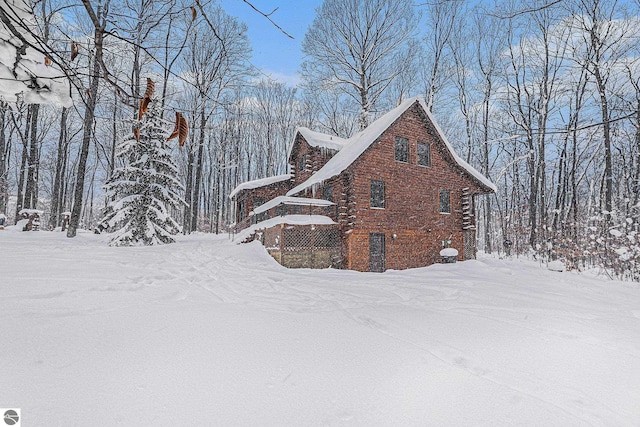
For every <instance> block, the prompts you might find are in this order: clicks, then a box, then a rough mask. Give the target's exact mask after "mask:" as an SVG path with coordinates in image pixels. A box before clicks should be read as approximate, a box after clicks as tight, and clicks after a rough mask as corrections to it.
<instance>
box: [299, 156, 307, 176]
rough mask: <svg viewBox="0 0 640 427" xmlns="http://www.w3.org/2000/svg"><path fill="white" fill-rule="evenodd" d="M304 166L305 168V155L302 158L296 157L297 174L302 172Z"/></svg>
mask: <svg viewBox="0 0 640 427" xmlns="http://www.w3.org/2000/svg"><path fill="white" fill-rule="evenodd" d="M306 166H307V155H306V154H303V155H302V156H300V157H298V172H302V171H303V170H304V169H305V167H306Z"/></svg>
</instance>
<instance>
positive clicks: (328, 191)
mask: <svg viewBox="0 0 640 427" xmlns="http://www.w3.org/2000/svg"><path fill="white" fill-rule="evenodd" d="M322 198H323V199H325V200H328V201H330V202H333V185H325V186H324V188H322Z"/></svg>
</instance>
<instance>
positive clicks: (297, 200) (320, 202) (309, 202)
mask: <svg viewBox="0 0 640 427" xmlns="http://www.w3.org/2000/svg"><path fill="white" fill-rule="evenodd" d="M279 204H283V205H299V206H320V207H324V206H331V205H335V203H333V202H330V201H328V200H324V199H310V198H307V197H288V196H278V197H276V198H273V199H271V200H269V201H268V202H267V203H265V204H262V205H260V206H258V207H257V208H255V209H253V211H251V212H249V215H253V214H259V213H261V212H266V211H268V210H269V209H271V208H273V207H275V206H278V205H279Z"/></svg>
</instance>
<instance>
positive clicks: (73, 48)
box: [71, 42, 80, 61]
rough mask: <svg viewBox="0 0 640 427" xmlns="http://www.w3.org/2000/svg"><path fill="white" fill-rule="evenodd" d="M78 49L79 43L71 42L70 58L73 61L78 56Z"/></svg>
mask: <svg viewBox="0 0 640 427" xmlns="http://www.w3.org/2000/svg"><path fill="white" fill-rule="evenodd" d="M79 50H80V45H79V44H78V43H76V42H71V60H72V61H73V60H74V59H76V56H78V51H79Z"/></svg>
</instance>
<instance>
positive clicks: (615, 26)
mask: <svg viewBox="0 0 640 427" xmlns="http://www.w3.org/2000/svg"><path fill="white" fill-rule="evenodd" d="M392 3H393V4H392V5H390V4H387V2H384V1H381V0H370V1H362V0H361V1H359V0H343V1H336V0H326V1H324V2H323V3H322V4H320V5H319V7H318V8H317V9H316V10H315V18H314V20H313V22H310V23H309V24H310V25H309V27H308V29H307V30H306V33H305V35H304V37H303V38H302V39H301V40H300V38H299V37H298V40H300V41H301V42H302V43H301V46H302V52H303V54H304V56H303V57H302V58H301V60H300V64H299V79H298V78H294V79H291V78H284V77H283V76H282V75H280V74H279V72H278V70H266V69H265V68H264V66H263V65H262V64H256V62H261V61H255V60H254V58H253V57H252V40H251V39H250V37H249V34H250V31H249V30H248V28H247V26H246V25H245V24H244V23H243V22H242V21H243V17H244V16H248V17H250V18H249V19H248V21H249V22H255V20H256V19H259V20H260V21H261V22H262V25H265V24H266V25H268V26H269V28H270V29H271V30H273V31H272V32H271V33H270V35H269V37H266V36H265V38H264V39H263V38H261V37H260V36H261V34H258V36H257V37H258V38H261V40H260V41H259V43H258V44H259V45H260V46H261V48H260V49H261V50H260V54H261V55H263V54H264V53H263V51H264V49H265V48H264V46H268V45H269V44H270V45H271V46H272V49H273V52H279V54H280V55H282V53H283V52H284V53H285V55H287V54H290V56H291V57H293V58H296V56H297V52H295V50H293V51H289V50H288V48H286V46H287V43H290V40H291V39H292V37H293V36H291V35H290V34H289V32H288V29H287V25H286V23H287V22H288V20H287V19H282V15H279V13H280V12H281V11H279V10H272V9H269V10H267V9H264V10H263V9H261V7H260V5H259V4H258V3H255V4H253V3H251V2H249V1H246V0H242V1H241V0H237V1H235V2H229V1H228V0H227V1H224V2H202V1H200V0H197V1H196V2H195V3H193V2H185V1H183V0H162V1H156V0H135V1H132V0H131V1H130V0H103V1H89V0H82V1H81V2H74V1H72V0H39V1H37V2H35V3H34V4H32V5H30V6H32V10H33V17H34V20H33V21H29V22H22V24H20V25H22V26H23V28H22V31H29V32H32V33H33V34H34V36H37V40H39V41H38V43H37V46H34V47H36V48H38V49H37V50H38V51H39V52H42V54H43V55H42V61H43V62H45V61H46V62H48V63H52V66H54V67H58V68H59V69H61V70H63V71H64V72H65V74H66V75H67V76H68V77H69V80H70V83H71V84H70V91H71V92H70V95H71V97H72V98H73V100H74V102H73V104H72V105H70V104H69V105H67V106H66V107H62V106H55V105H40V104H29V103H27V102H20V101H19V102H17V103H15V102H11V103H10V102H2V103H0V214H2V213H5V214H6V216H7V217H8V220H9V222H11V221H14V220H15V218H16V217H17V213H18V212H19V211H20V210H21V209H23V208H37V209H41V210H44V212H45V214H44V218H43V222H44V223H45V224H46V226H47V228H48V227H51V228H55V227H56V226H58V225H59V224H60V220H61V213H62V212H65V211H71V212H72V221H71V229H70V233H69V236H70V237H72V236H73V235H75V230H76V229H77V228H92V227H94V226H95V225H96V224H97V223H98V222H99V221H100V219H101V218H102V217H103V215H104V211H103V210H104V207H105V205H106V200H105V194H104V192H103V190H102V186H103V185H104V184H105V182H107V180H108V179H109V177H110V176H111V175H112V173H113V171H114V170H115V169H116V168H117V167H118V166H119V165H118V162H119V161H120V160H119V159H118V157H117V156H116V147H117V145H118V143H119V142H120V141H122V140H123V139H124V138H126V136H127V135H128V134H130V133H131V131H132V124H133V123H134V122H135V120H136V119H137V115H138V114H139V103H140V101H141V100H142V99H143V97H144V93H145V87H146V84H147V78H150V79H151V80H152V81H153V82H155V96H156V97H157V98H158V99H159V100H160V102H161V103H162V111H163V118H164V119H165V120H166V122H167V129H169V130H170V129H171V127H173V121H174V115H175V113H176V112H180V113H181V114H182V115H183V116H184V117H185V118H186V120H187V122H188V124H189V136H188V138H187V139H186V141H185V144H184V146H183V147H178V146H177V145H178V144H177V143H175V142H173V143H171V142H170V148H171V149H172V152H173V156H174V159H175V160H176V162H177V163H178V165H179V171H180V178H181V180H182V181H183V184H184V186H185V192H184V199H185V201H186V205H185V206H184V208H182V209H179V210H176V211H175V212H173V216H174V217H175V218H176V219H178V220H179V222H180V223H181V225H182V228H183V232H185V233H190V232H192V231H196V230H198V231H203V232H215V233H219V232H227V231H229V229H230V228H231V227H232V217H231V211H232V210H231V206H230V205H229V200H228V194H229V193H230V191H231V190H232V189H233V188H234V187H235V186H236V185H237V184H239V183H241V182H243V181H247V180H252V179H258V178H262V177H266V176H271V175H276V174H282V173H286V172H287V171H288V169H287V168H288V165H287V159H286V156H287V150H288V147H289V145H290V144H291V142H292V137H293V133H294V130H295V128H296V127H298V126H306V127H309V128H311V129H314V130H317V131H321V132H325V133H329V134H334V135H337V136H341V137H349V136H351V135H352V134H353V133H355V132H357V131H359V130H360V129H362V128H363V127H364V126H366V125H367V124H368V123H370V121H372V120H373V119H375V117H376V116H377V115H380V114H383V113H384V112H386V111H388V110H389V109H391V108H393V107H394V106H396V105H398V103H400V102H401V101H402V100H403V99H406V98H408V97H411V96H415V95H420V96H424V97H425V99H426V101H427V105H428V106H429V108H431V110H432V112H433V114H434V116H435V117H436V119H437V120H438V122H439V124H440V125H441V127H442V128H443V129H444V131H445V133H446V134H447V135H448V138H449V140H450V141H451V142H452V143H453V145H454V146H455V149H456V150H457V152H458V153H459V154H460V155H461V157H463V158H464V159H465V160H467V161H468V162H469V163H471V164H472V165H474V166H475V167H476V168H477V169H478V170H480V171H481V172H482V173H484V174H485V175H486V176H487V177H489V178H490V179H491V180H492V181H493V182H495V183H496V184H497V186H498V189H499V190H498V193H497V194H495V195H492V196H491V197H486V198H484V199H481V200H479V203H478V206H477V210H478V228H479V230H478V236H479V242H480V246H481V249H484V251H485V252H488V253H492V252H498V253H502V252H503V251H504V250H505V246H504V243H505V242H507V243H508V242H511V245H510V247H509V249H510V251H511V253H512V254H518V255H519V254H528V255H533V256H536V257H541V258H554V259H555V258H561V259H563V260H564V261H565V262H566V263H567V265H569V266H570V267H575V268H583V267H591V266H597V267H599V268H602V269H603V271H605V272H606V273H607V274H610V275H612V276H617V277H620V278H627V279H632V280H638V279H639V277H640V243H639V241H640V234H639V233H638V232H639V231H640V225H639V223H640V214H639V213H640V40H639V37H640V1H637V0H635V1H624V2H623V1H600V0H546V1H539V0H536V1H526V2H525V1H518V0H510V1H496V2H471V1H445V0H433V1H427V2H421V3H413V2H411V1H406V0H403V1H397V2H392ZM11 5H12V2H6V1H5V2H2V7H0V18H2V21H3V23H5V24H6V23H7V22H14V24H15V23H16V22H17V21H15V20H14V21H11V18H12V16H13V15H12V10H11V8H12V6H11ZM300 7H301V8H305V7H309V8H310V7H311V6H300ZM231 13H233V14H238V15H239V17H236V16H233V15H232V14H231ZM297 25H299V23H298V24H297ZM265 34H266V33H265ZM265 39H266V40H267V41H265ZM273 55H274V57H277V54H276V53H274V54H273ZM289 60H290V59H289Z"/></svg>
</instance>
